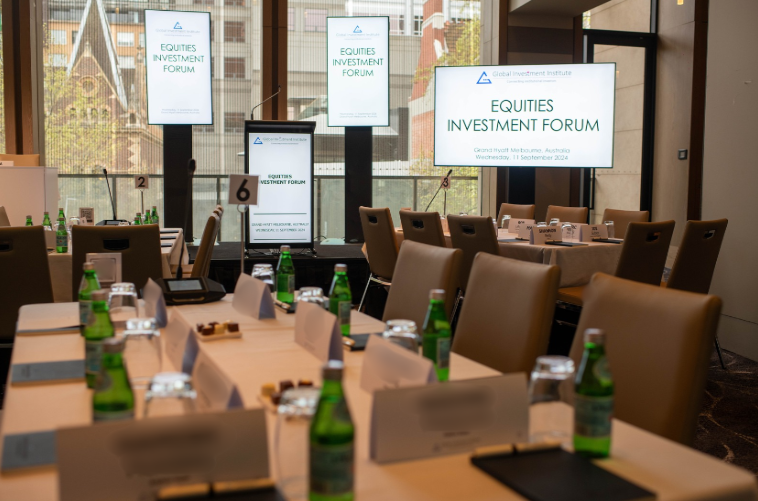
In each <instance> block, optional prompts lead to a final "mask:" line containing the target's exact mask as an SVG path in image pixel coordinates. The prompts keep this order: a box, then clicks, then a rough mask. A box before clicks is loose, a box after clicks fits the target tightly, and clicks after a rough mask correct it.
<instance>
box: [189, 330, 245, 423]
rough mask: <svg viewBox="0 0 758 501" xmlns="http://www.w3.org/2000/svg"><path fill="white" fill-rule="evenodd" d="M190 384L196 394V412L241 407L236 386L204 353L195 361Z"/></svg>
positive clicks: (240, 399)
mask: <svg viewBox="0 0 758 501" xmlns="http://www.w3.org/2000/svg"><path fill="white" fill-rule="evenodd" d="M192 337H194V336H192ZM192 384H193V385H194V388H195V391H196V392H197V401H196V402H195V403H196V404H197V410H198V411H201V412H208V411H223V410H226V409H237V408H241V407H242V398H241V397H240V393H239V390H238V389H237V385H235V384H234V382H233V381H232V380H231V379H230V378H229V376H227V375H226V373H225V372H224V371H222V370H221V368H220V367H219V366H218V365H216V364H215V363H214V362H213V360H211V359H210V357H208V355H206V353H205V352H202V351H201V352H200V354H199V355H198V356H197V359H196V360H195V367H194V369H193V371H192Z"/></svg>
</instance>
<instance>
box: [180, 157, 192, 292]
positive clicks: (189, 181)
mask: <svg viewBox="0 0 758 501" xmlns="http://www.w3.org/2000/svg"><path fill="white" fill-rule="evenodd" d="M196 167H197V162H195V159H194V158H190V159H189V162H187V170H188V171H189V175H188V176H187V194H186V198H185V200H186V204H185V206H184V235H183V236H182V252H181V254H179V266H177V267H176V278H182V274H183V272H184V271H183V270H182V259H183V258H184V246H185V242H186V241H187V231H189V228H188V227H189V216H190V210H191V209H192V178H193V177H194V176H195V168H196Z"/></svg>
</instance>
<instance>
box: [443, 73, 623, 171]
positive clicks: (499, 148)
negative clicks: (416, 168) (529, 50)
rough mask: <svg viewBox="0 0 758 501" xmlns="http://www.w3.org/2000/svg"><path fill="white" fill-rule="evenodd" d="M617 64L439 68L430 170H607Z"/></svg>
mask: <svg viewBox="0 0 758 501" xmlns="http://www.w3.org/2000/svg"><path fill="white" fill-rule="evenodd" d="M615 90H616V65H615V64H614V63H597V64H554V65H529V66H515V65H514V66H438V67H436V68H435V81H434V99H435V109H434V164H435V165H438V166H444V167H448V166H449V167H455V166H473V167H591V168H612V167H613V139H614V107H615Z"/></svg>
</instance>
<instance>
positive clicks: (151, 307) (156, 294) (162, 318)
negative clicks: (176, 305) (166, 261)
mask: <svg viewBox="0 0 758 501" xmlns="http://www.w3.org/2000/svg"><path fill="white" fill-rule="evenodd" d="M142 298H143V299H144V300H145V317H146V318H154V319H155V324H156V325H157V326H158V327H160V328H161V329H162V328H164V327H166V325H167V324H168V312H167V310H166V298H165V297H163V289H161V286H160V285H158V284H156V283H155V282H153V279H152V278H148V279H147V283H146V284H145V288H144V289H143V290H142Z"/></svg>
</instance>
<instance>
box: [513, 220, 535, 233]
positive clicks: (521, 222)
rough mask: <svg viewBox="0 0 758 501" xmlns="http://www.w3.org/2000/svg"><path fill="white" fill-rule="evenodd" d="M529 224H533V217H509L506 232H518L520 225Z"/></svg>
mask: <svg viewBox="0 0 758 501" xmlns="http://www.w3.org/2000/svg"><path fill="white" fill-rule="evenodd" d="M531 224H534V219H511V222H510V223H509V224H508V232H509V233H520V232H521V228H522V227H524V226H525V225H531Z"/></svg>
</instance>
